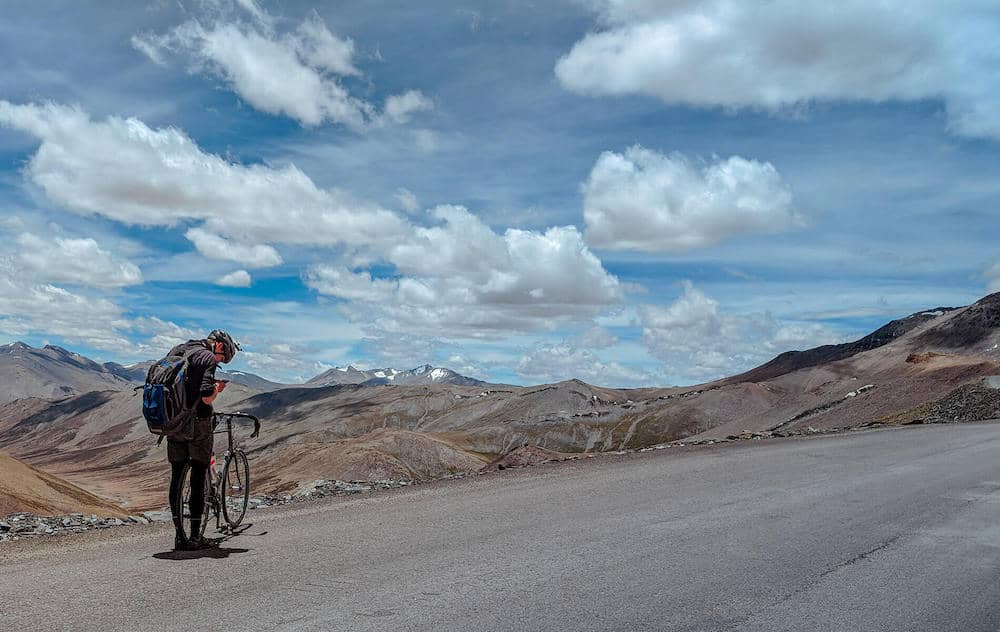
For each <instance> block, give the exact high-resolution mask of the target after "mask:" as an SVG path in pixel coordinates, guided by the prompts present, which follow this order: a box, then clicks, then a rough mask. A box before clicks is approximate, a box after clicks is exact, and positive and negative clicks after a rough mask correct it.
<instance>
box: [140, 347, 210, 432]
mask: <svg viewBox="0 0 1000 632" xmlns="http://www.w3.org/2000/svg"><path fill="white" fill-rule="evenodd" d="M195 351H197V349H192V350H189V351H187V352H185V353H184V354H183V355H180V356H167V357H166V358H163V359H162V360H160V361H159V362H156V363H155V364H153V366H151V367H149V371H147V372H146V383H145V384H144V385H143V387H142V416H143V417H145V419H146V427H148V428H149V431H150V432H151V433H153V434H155V435H159V436H160V440H161V441H162V440H163V437H168V438H169V437H174V436H177V435H178V434H181V433H182V432H184V431H185V430H187V427H188V423H189V422H190V421H191V419H193V418H194V406H193V405H189V402H188V401H187V389H186V388H185V387H184V378H185V377H186V375H187V371H188V358H189V357H190V356H191V354H192V353H194V352H195Z"/></svg>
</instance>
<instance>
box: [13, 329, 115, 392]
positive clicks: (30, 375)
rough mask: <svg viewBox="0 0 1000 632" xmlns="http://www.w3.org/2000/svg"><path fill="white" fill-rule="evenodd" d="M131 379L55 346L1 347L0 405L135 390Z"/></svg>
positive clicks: (22, 345) (19, 343)
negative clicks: (34, 398)
mask: <svg viewBox="0 0 1000 632" xmlns="http://www.w3.org/2000/svg"><path fill="white" fill-rule="evenodd" d="M132 386H133V384H132V382H130V381H129V379H128V378H126V377H123V376H122V375H120V374H119V373H118V372H116V371H114V370H112V369H109V368H108V366H106V365H102V364H98V363H97V362H94V361H93V360H90V359H88V358H85V357H83V356H82V355H80V354H78V353H73V352H72V351H68V350H66V349H63V348H62V347H57V346H54V345H46V346H45V347H43V348H41V349H35V348H34V347H31V346H29V345H26V344H24V343H23V342H15V343H12V344H8V345H3V346H0V403H2V404H5V403H7V402H11V401H14V400H15V399H21V398H24V397H40V398H44V399H56V398H62V397H67V396H70V395H78V394H81V393H86V392H90V391H108V390H111V391H121V390H126V389H129V388H132Z"/></svg>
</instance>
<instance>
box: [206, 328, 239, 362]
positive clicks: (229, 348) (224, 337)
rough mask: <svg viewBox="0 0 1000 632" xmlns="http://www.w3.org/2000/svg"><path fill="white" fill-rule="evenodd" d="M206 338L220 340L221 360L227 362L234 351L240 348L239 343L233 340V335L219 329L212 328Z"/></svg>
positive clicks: (231, 357)
mask: <svg viewBox="0 0 1000 632" xmlns="http://www.w3.org/2000/svg"><path fill="white" fill-rule="evenodd" d="M208 339H209V340H212V341H215V342H221V343H222V356H223V358H222V361H223V362H226V363H228V362H229V361H230V360H232V359H233V356H234V355H236V352H237V351H239V350H240V344H239V343H238V342H236V341H235V340H233V337H232V336H230V335H229V334H227V333H226V332H224V331H222V330H221V329H214V330H212V333H210V334H208Z"/></svg>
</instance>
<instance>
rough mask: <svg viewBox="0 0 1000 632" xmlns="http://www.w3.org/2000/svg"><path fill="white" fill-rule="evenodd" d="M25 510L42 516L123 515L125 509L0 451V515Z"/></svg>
mask: <svg viewBox="0 0 1000 632" xmlns="http://www.w3.org/2000/svg"><path fill="white" fill-rule="evenodd" d="M18 511H26V512H30V513H34V514H39V515H59V514H68V513H76V512H79V513H85V514H97V515H98V516H109V517H118V518H123V517H125V516H126V512H125V511H124V510H123V509H122V508H121V507H119V506H117V505H115V504H113V503H111V502H109V501H107V500H104V499H103V498H100V497H98V496H95V495H94V494H91V493H90V492H87V491H85V490H83V489H80V488H79V487H77V486H76V485H73V484H72V483H69V482H67V481H64V480H62V479H60V478H58V477H55V476H52V475H51V474H46V473H45V472H43V471H41V470H39V469H37V468H34V467H31V466H30V465H27V464H25V463H22V462H20V461H18V460H17V459H15V458H13V457H10V456H7V455H6V454H0V516H4V515H7V514H10V513H14V512H18Z"/></svg>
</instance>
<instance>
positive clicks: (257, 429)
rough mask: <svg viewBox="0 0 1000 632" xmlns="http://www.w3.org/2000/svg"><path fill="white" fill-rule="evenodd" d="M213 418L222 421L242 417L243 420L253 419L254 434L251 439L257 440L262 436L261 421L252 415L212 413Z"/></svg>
mask: <svg viewBox="0 0 1000 632" xmlns="http://www.w3.org/2000/svg"><path fill="white" fill-rule="evenodd" d="M212 416H213V417H218V418H219V420H220V421H221V420H222V419H223V418H228V419H233V418H234V417H240V418H242V419H252V420H253V434H251V435H250V438H251V439H254V438H256V437H257V436H259V435H260V419H257V418H256V417H254V416H253V415H251V414H250V413H212Z"/></svg>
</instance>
